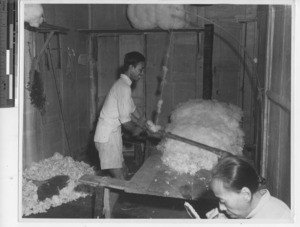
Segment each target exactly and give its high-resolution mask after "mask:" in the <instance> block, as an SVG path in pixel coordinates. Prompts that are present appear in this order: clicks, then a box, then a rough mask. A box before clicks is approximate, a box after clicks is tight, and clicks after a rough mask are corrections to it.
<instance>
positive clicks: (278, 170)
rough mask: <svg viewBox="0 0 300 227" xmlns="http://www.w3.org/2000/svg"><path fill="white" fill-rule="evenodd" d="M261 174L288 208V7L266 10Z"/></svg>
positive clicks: (289, 112) (289, 129)
mask: <svg viewBox="0 0 300 227" xmlns="http://www.w3.org/2000/svg"><path fill="white" fill-rule="evenodd" d="M267 13H268V32H267V48H266V83H265V96H264V103H265V109H264V122H263V129H264V131H263V134H262V138H263V152H262V162H261V164H262V174H263V176H264V177H265V178H266V180H267V187H268V189H269V190H270V192H271V194H273V195H274V196H276V197H278V198H279V199H282V200H283V201H284V202H286V203H287V204H288V205H291V23H292V21H291V14H292V11H291V6H270V7H269V8H268V12H267Z"/></svg>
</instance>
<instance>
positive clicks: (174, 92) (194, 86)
mask: <svg viewBox="0 0 300 227" xmlns="http://www.w3.org/2000/svg"><path fill="white" fill-rule="evenodd" d="M126 7H127V6H126V5H93V6H92V28H93V29H111V30H114V29H132V28H131V26H130V23H129V21H128V20H127V17H126ZM187 9H188V10H189V11H191V12H194V15H192V16H190V20H191V21H192V23H191V24H190V25H189V27H190V28H203V27H204V24H207V23H210V22H208V21H205V20H203V19H201V17H206V18H208V19H210V20H213V21H214V22H215V23H218V24H219V25H220V26H221V27H222V28H223V29H225V30H226V31H227V32H229V33H230V34H231V35H230V34H228V33H226V32H224V30H222V29H221V28H219V27H216V26H215V35H214V51H213V69H214V71H213V81H214V83H213V98H214V99H217V100H220V101H225V102H230V103H233V104H236V105H238V106H240V107H241V108H242V109H243V110H244V120H243V127H244V131H245V134H246V136H245V140H246V143H247V144H253V143H255V141H254V140H255V135H254V130H253V127H254V126H253V125H254V123H253V121H254V119H253V116H254V114H253V111H254V110H253V101H252V100H253V91H252V89H253V88H252V87H251V86H250V81H249V78H251V77H253V72H252V67H251V66H252V65H251V64H252V63H251V62H250V63H249V62H247V67H244V62H243V61H242V59H243V58H244V56H243V55H244V53H243V51H242V48H241V47H240V45H243V46H244V47H245V48H246V49H247V51H248V52H249V54H250V56H251V57H254V56H255V54H256V48H257V47H256V22H255V21H253V18H255V17H256V6H251V5H212V6H207V7H192V6H187ZM197 14H198V15H199V16H200V17H197V16H196V15H197ZM116 15H118V16H116ZM240 19H241V20H240ZM241 21H242V22H241ZM231 36H233V37H231ZM106 39H109V38H108V37H107V38H106ZM111 39H116V37H114V38H111ZM133 39H134V37H133ZM203 40H204V37H203V33H201V32H200V34H199V36H197V33H194V32H188V33H184V32H182V33H174V36H173V45H172V46H171V47H172V48H171V52H170V59H169V65H168V70H169V71H168V74H167V83H166V85H165V88H164V95H163V99H164V104H163V107H162V113H161V115H160V118H159V124H162V125H165V124H166V123H167V122H168V118H169V116H170V113H171V111H172V110H173V109H174V108H175V107H176V105H177V104H178V103H180V102H186V101H188V100H190V99H195V98H202V74H203V68H202V65H203ZM111 42H114V41H111ZM116 42H117V41H116ZM117 43H118V45H119V42H117ZM167 43H168V36H167V34H164V33H159V34H157V33H156V34H147V35H146V37H145V47H144V49H145V54H146V58H147V70H146V80H145V82H146V84H145V93H146V115H147V117H148V118H151V116H152V112H153V111H154V110H155V108H156V97H155V93H156V89H157V84H158V81H157V77H158V76H160V75H161V74H162V72H161V65H162V61H163V58H164V55H165V53H166V48H167ZM102 47H103V45H102ZM115 48H116V47H115V46H114V47H112V50H114V49H115ZM118 48H120V49H122V48H123V47H121V46H119V47H118ZM98 50H99V51H100V52H101V50H103V51H104V52H106V51H105V50H106V48H104V49H103V48H102V49H101V48H99V49H98ZM106 57H108V58H109V59H106V60H104V62H103V64H104V65H105V64H106V63H105V62H109V61H110V60H111V61H112V62H114V61H115V60H114V59H113V57H116V56H113V51H112V52H110V53H109V54H108V55H106ZM100 64H101V63H100ZM104 67H106V66H104ZM245 68H246V69H245ZM99 76H100V77H101V75H100V74H99ZM111 82H112V81H111V80H108V81H107V83H106V82H105V81H103V80H102V82H101V83H102V84H101V85H100V86H101V87H104V90H103V89H102V90H101V88H100V87H98V89H99V94H100V96H101V97H100V99H99V102H98V103H99V104H101V99H103V96H104V93H106V92H105V90H107V88H108V87H110V86H111ZM98 84H99V83H98ZM99 104H98V106H99Z"/></svg>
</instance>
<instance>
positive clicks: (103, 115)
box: [94, 51, 145, 216]
mask: <svg viewBox="0 0 300 227" xmlns="http://www.w3.org/2000/svg"><path fill="white" fill-rule="evenodd" d="M144 71H145V57H144V56H143V55H142V54H141V53H139V52H135V51H134V52H129V53H127V54H126V55H125V58H124V65H123V73H122V74H121V76H120V78H119V79H118V80H117V81H116V82H115V83H114V84H113V86H112V88H111V89H110V91H109V93H108V94H107V96H106V99H105V101H104V105H103V107H102V109H101V112H100V117H99V120H98V123H97V128H96V132H95V136H94V142H95V146H96V148H97V150H98V152H99V158H100V165H101V169H102V170H107V171H108V172H109V174H110V175H111V176H112V177H113V178H118V179H124V178H125V175H124V170H123V167H124V159H123V154H122V147H123V143H122V134H121V125H122V126H123V127H124V129H125V130H127V131H129V132H131V133H132V135H133V136H137V135H139V134H140V133H141V132H142V130H141V127H139V126H138V125H144V124H145V118H144V116H142V114H141V113H140V112H139V111H138V109H137V108H136V106H135V104H134V102H133V100H132V96H131V84H132V82H136V81H138V80H139V79H140V78H141V77H142V76H143V75H144ZM133 119H137V123H138V125H137V123H136V122H134V121H133ZM111 197H116V196H111ZM104 200H105V198H104ZM110 200H111V202H110V204H111V206H110V207H113V205H114V203H115V201H116V199H113V198H111V199H110ZM112 200H115V201H112ZM104 203H105V202H104ZM104 206H105V204H104ZM105 212H108V213H110V211H106V210H105V207H104V214H105ZM106 216H110V215H109V214H106Z"/></svg>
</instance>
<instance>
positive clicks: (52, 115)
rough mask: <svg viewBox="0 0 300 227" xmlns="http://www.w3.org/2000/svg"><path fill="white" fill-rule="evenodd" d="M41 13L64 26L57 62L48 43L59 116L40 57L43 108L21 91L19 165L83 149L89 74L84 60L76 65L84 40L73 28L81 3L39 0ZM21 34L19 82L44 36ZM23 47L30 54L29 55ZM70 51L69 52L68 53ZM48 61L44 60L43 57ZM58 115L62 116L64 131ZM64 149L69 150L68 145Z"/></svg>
mask: <svg viewBox="0 0 300 227" xmlns="http://www.w3.org/2000/svg"><path fill="white" fill-rule="evenodd" d="M43 8H44V17H45V19H46V22H47V23H48V24H52V25H56V26H61V27H65V28H68V29H70V31H69V32H68V34H66V35H60V36H61V67H59V65H58V63H59V54H58V53H59V52H58V50H57V48H58V44H57V37H53V39H52V40H51V42H50V47H51V56H52V60H53V65H54V74H55V76H56V79H57V84H58V90H59V96H60V98H61V100H62V112H63V115H61V112H60V107H59V101H58V96H57V92H56V88H55V83H54V77H53V71H52V69H51V67H50V68H48V67H47V64H46V59H45V56H43V58H42V59H41V62H40V64H39V71H40V76H41V78H42V81H43V84H44V91H45V96H46V113H45V115H43V116H42V115H41V114H40V112H39V111H38V110H37V109H35V108H34V107H33V106H32V105H31V104H30V98H29V92H28V91H27V90H25V94H24V140H23V141H24V149H23V167H24V168H26V167H28V166H29V165H30V164H31V163H32V162H35V161H39V160H41V159H45V158H48V157H50V156H52V155H53V154H54V153H55V152H59V153H61V154H64V155H71V156H73V157H74V158H75V159H80V156H81V155H82V154H83V153H84V152H85V151H86V148H87V144H88V139H89V129H90V122H89V114H90V113H89V110H90V108H89V94H90V84H89V73H88V68H87V66H86V65H81V64H78V62H77V60H78V57H79V55H80V54H87V50H88V49H87V44H88V43H87V39H86V37H85V36H84V35H82V34H79V33H78V32H76V31H75V30H74V29H75V28H87V27H88V8H87V5H63V4H60V5H52V4H49V5H47V4H44V5H43ZM25 33H26V36H25V43H24V45H25V75H24V76H25V83H27V82H28V81H29V68H30V66H31V57H32V56H36V54H37V53H39V51H40V50H41V47H42V45H43V43H44V41H45V40H44V35H43V34H40V33H33V32H29V31H26V32H25ZM29 49H30V53H31V55H30V54H29ZM73 51H74V54H75V56H74V55H73ZM49 63H50V62H49ZM62 116H63V118H64V121H65V128H66V135H67V136H66V135H65V132H64V125H63V121H62ZM68 146H69V148H70V151H69V149H68Z"/></svg>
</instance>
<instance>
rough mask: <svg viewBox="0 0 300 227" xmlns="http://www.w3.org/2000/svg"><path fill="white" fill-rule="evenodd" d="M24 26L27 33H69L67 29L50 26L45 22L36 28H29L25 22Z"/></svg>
mask: <svg viewBox="0 0 300 227" xmlns="http://www.w3.org/2000/svg"><path fill="white" fill-rule="evenodd" d="M24 26H25V29H27V30H28V31H32V32H39V33H50V32H52V31H53V32H55V33H62V34H67V33H68V31H69V29H67V28H64V27H60V26H56V25H51V24H48V23H46V22H43V23H41V24H40V26H39V27H38V28H36V27H32V26H30V25H29V23H28V22H25V24H24Z"/></svg>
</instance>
